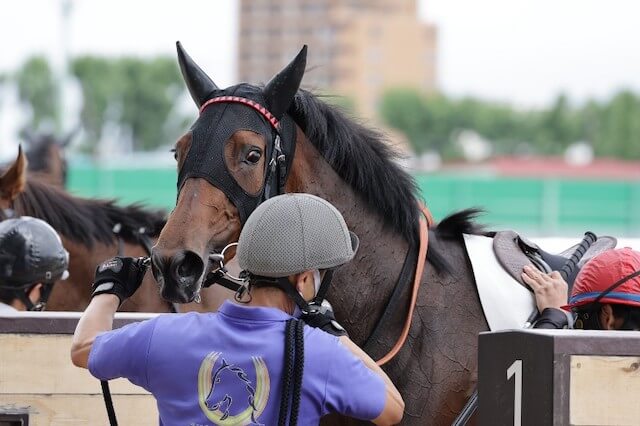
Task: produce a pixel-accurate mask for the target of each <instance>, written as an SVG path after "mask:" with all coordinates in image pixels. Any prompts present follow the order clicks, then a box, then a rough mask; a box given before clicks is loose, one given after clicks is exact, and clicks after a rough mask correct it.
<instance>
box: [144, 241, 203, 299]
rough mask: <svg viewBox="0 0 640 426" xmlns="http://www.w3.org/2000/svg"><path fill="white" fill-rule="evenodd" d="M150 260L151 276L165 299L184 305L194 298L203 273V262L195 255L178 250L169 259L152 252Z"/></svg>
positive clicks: (187, 251)
mask: <svg viewBox="0 0 640 426" xmlns="http://www.w3.org/2000/svg"><path fill="white" fill-rule="evenodd" d="M151 259H152V270H153V275H154V276H155V278H156V281H158V284H159V285H160V292H161V294H162V296H163V297H164V298H165V299H167V300H170V301H172V302H177V303H186V302H191V301H192V300H193V299H194V298H195V296H196V293H197V290H198V285H197V284H198V281H199V279H200V276H201V275H202V272H203V271H204V262H203V260H202V258H201V257H200V256H199V255H198V254H197V253H195V252H193V251H190V250H180V251H177V252H175V253H174V254H173V256H170V257H169V256H163V255H162V253H159V252H157V251H154V253H153V255H152V256H151Z"/></svg>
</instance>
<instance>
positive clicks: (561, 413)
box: [478, 330, 640, 426]
mask: <svg viewBox="0 0 640 426" xmlns="http://www.w3.org/2000/svg"><path fill="white" fill-rule="evenodd" d="M478 351H479V352H478V363H479V367H478V368H479V372H478V402H479V419H480V425H483V426H484V425H486V426H502V425H509V426H511V425H523V426H524V425H527V426H528V425H532V426H533V425H535V426H547V425H576V426H587V425H616V426H622V425H638V424H640V403H639V402H638V395H640V332H631V331H579V330H521V331H500V332H493V333H481V334H480V337H479V350H478Z"/></svg>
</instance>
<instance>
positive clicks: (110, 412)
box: [100, 380, 118, 426]
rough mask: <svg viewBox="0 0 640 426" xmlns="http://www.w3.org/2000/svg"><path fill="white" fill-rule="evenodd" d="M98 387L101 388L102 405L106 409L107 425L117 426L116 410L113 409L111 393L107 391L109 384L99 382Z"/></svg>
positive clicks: (102, 381) (103, 381) (104, 381)
mask: <svg viewBox="0 0 640 426" xmlns="http://www.w3.org/2000/svg"><path fill="white" fill-rule="evenodd" d="M100 385H101V386H102V396H103V397H104V405H105V407H107V416H108V417H109V424H110V425H111V426H118V420H117V419H116V410H115V409H114V408H113V400H112V399H111V391H110V390H109V382H108V381H107V380H100Z"/></svg>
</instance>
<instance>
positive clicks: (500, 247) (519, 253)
mask: <svg viewBox="0 0 640 426" xmlns="http://www.w3.org/2000/svg"><path fill="white" fill-rule="evenodd" d="M617 244H618V240H616V239H615V238H614V237H609V236H603V237H598V239H597V240H596V241H595V242H594V243H593V244H591V246H590V247H589V250H587V252H586V253H585V254H584V256H583V257H582V259H580V261H579V262H578V265H577V268H575V269H574V270H573V271H572V273H571V274H570V275H569V276H568V277H567V284H569V290H571V287H573V282H574V281H575V279H576V276H577V275H578V272H579V271H580V268H582V266H583V265H584V264H585V263H587V262H588V261H589V260H590V259H591V258H593V257H594V256H596V255H598V254H600V253H602V252H603V251H605V250H609V249H613V248H615V247H616V245H617ZM577 247H578V244H576V245H574V246H572V247H569V248H568V249H566V250H564V251H562V252H560V253H558V254H551V253H549V252H547V251H545V250H543V249H541V248H540V247H539V246H538V245H537V244H535V243H533V242H531V241H529V240H528V239H526V238H524V237H522V236H520V235H519V234H518V233H516V232H514V231H499V232H496V233H495V235H494V237H493V251H494V252H495V254H496V257H497V258H498V262H499V263H500V265H502V267H503V268H504V270H505V271H507V272H508V273H509V275H511V276H512V277H513V278H514V279H516V280H517V281H518V282H519V283H520V284H522V285H523V286H524V287H526V288H529V286H528V285H527V284H525V283H524V281H522V277H521V274H522V268H523V267H524V266H525V265H533V266H535V267H536V268H538V269H539V270H540V271H543V272H551V271H559V270H560V269H562V267H563V266H564V265H565V263H566V262H567V259H568V258H569V257H571V255H572V254H573V252H574V251H575V250H576V248H577Z"/></svg>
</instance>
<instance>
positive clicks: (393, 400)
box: [339, 336, 404, 425]
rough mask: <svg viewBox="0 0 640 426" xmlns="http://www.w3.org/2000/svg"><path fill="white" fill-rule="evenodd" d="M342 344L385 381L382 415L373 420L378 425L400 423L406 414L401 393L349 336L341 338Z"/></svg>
mask: <svg viewBox="0 0 640 426" xmlns="http://www.w3.org/2000/svg"><path fill="white" fill-rule="evenodd" d="M339 339H340V342H342V344H343V345H344V346H345V347H346V348H347V349H349V351H350V352H351V353H352V354H353V355H355V356H356V357H357V358H358V359H360V360H361V361H362V362H363V364H364V365H365V366H366V367H367V368H369V369H370V370H371V371H373V372H374V373H375V374H376V375H378V376H379V377H380V378H382V380H383V381H384V384H385V387H386V394H387V396H386V401H385V404H384V409H383V410H382V413H380V415H379V416H378V417H376V418H375V419H373V420H371V422H372V423H374V424H376V425H395V424H398V423H400V421H401V420H402V416H403V413H404V400H403V399H402V396H401V395H400V392H399V391H398V389H397V388H396V387H395V385H394V384H393V382H392V381H391V379H390V378H389V376H387V373H385V372H384V370H382V368H380V366H378V364H376V363H375V361H374V360H372V359H371V357H369V355H367V354H366V353H365V352H364V351H363V350H362V349H360V347H358V345H356V344H355V343H353V342H352V341H351V339H349V337H348V336H341V337H339Z"/></svg>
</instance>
